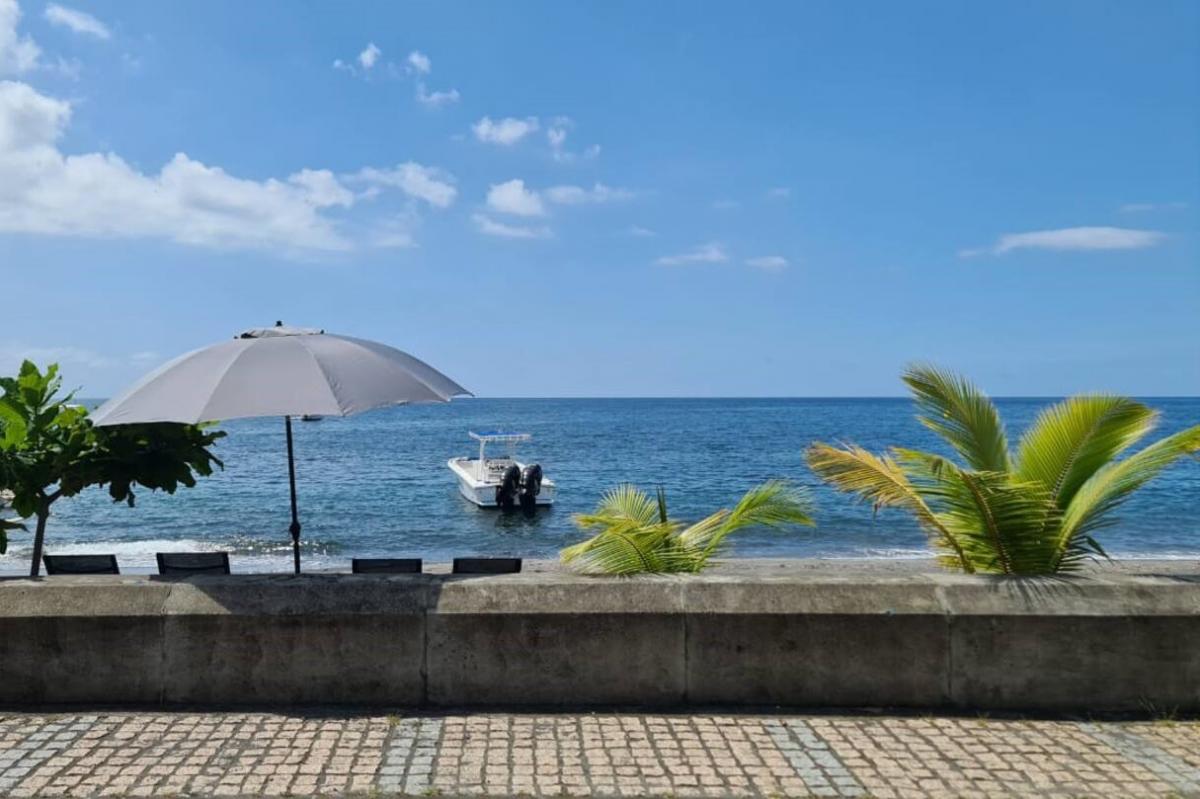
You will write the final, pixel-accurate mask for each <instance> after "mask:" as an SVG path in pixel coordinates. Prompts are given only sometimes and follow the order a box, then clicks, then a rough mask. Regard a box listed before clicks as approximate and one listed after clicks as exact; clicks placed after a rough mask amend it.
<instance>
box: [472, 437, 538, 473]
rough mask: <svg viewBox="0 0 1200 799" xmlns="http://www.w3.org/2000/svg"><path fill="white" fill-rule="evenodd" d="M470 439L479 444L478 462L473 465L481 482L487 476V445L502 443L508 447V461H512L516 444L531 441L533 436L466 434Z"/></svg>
mask: <svg viewBox="0 0 1200 799" xmlns="http://www.w3.org/2000/svg"><path fill="white" fill-rule="evenodd" d="M467 435H469V436H470V437H471V438H473V439H475V440H476V441H478V442H479V462H478V463H477V464H476V465H475V476H476V478H477V479H479V480H482V479H484V476H485V475H486V474H487V457H486V455H485V452H486V450H487V445H488V444H494V443H504V444H507V445H508V457H509V460H512V459H513V451H514V450H515V448H516V446H517V444H519V443H521V442H523V441H532V440H533V436H532V435H530V434H529V433H505V432H502V431H499V430H489V431H487V432H484V433H475V432H469V433H467Z"/></svg>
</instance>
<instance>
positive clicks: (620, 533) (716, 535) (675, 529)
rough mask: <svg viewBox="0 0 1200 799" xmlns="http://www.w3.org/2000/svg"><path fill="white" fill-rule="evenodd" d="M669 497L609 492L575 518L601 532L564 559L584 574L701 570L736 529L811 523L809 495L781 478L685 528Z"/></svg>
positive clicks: (567, 551)
mask: <svg viewBox="0 0 1200 799" xmlns="http://www.w3.org/2000/svg"><path fill="white" fill-rule="evenodd" d="M666 509H667V503H666V496H665V494H664V493H663V491H662V490H661V489H659V491H658V495H657V496H656V497H655V498H653V499H652V498H651V497H650V496H649V495H647V494H646V493H645V492H643V491H641V490H639V489H637V488H635V487H633V486H629V485H622V486H618V487H617V488H615V489H613V490H611V491H609V492H607V493H606V494H605V495H604V497H603V498H602V499H601V501H600V504H599V505H598V506H597V508H596V510H595V511H594V512H592V513H589V514H579V515H577V516H576V517H575V522H576V523H577V524H578V525H579V526H580V527H581V528H583V529H585V530H598V532H597V533H596V534H595V535H594V536H592V537H591V538H589V539H588V540H586V541H583V542H580V543H578V544H574V545H572V546H569V547H567V548H566V549H564V550H562V552H561V553H560V556H561V558H562V560H563V562H564V563H566V564H568V565H569V566H571V568H573V569H574V570H576V571H578V572H581V573H584V574H639V573H674V572H698V571H700V570H701V569H703V568H704V567H705V566H706V565H707V564H708V562H709V559H710V558H711V557H712V556H713V554H714V553H716V552H717V551H719V549H720V546H721V544H722V543H723V542H724V540H725V539H726V538H727V537H728V536H729V535H731V534H733V533H734V532H736V531H738V530H741V529H744V528H746V527H749V526H753V525H764V526H769V527H783V526H786V525H791V524H812V517H811V515H810V512H809V503H808V499H807V497H806V496H805V495H804V494H803V493H802V492H800V491H799V490H797V489H794V488H792V487H791V486H790V485H788V484H787V483H785V482H782V481H771V482H768V483H764V484H762V485H760V486H756V487H755V488H752V489H750V491H748V492H746V494H745V496H743V497H742V498H741V500H740V501H739V502H738V504H737V505H736V506H734V508H733V510H725V509H722V510H718V511H716V512H715V513H713V514H711V515H709V516H708V517H706V518H705V519H702V520H701V521H699V522H696V523H695V524H692V525H690V526H688V527H686V528H684V526H683V525H682V524H681V523H679V522H677V521H674V520H672V519H669V518H667V515H666V514H667V510H666Z"/></svg>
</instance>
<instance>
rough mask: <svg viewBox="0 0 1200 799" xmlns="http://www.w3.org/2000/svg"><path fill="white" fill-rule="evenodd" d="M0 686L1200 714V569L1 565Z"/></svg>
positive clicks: (138, 694)
mask: <svg viewBox="0 0 1200 799" xmlns="http://www.w3.org/2000/svg"><path fill="white" fill-rule="evenodd" d="M784 565H786V564H784ZM0 702H3V703H9V704H14V703H19V704H25V703H38V704H40V703H54V702H95V703H114V702H125V703H159V702H166V703H213V704H262V703H273V702H279V703H298V704H328V703H362V704H374V705H388V706H407V705H422V704H425V705H443V706H449V705H475V706H482V705H536V706H547V707H552V706H560V707H561V706H571V705H574V706H585V705H657V706H677V705H686V704H693V705H704V704H721V705H739V704H740V705H764V704H780V705H809V706H828V707H836V706H842V707H853V706H900V707H919V708H938V707H961V708H981V709H986V708H997V709H1001V708H1003V709H1031V710H1032V709H1041V710H1094V711H1101V710H1144V709H1145V708H1146V707H1156V708H1175V709H1178V710H1181V711H1182V710H1198V709H1200V580H1197V579H1196V578H1195V577H1194V576H1190V575H1186V574H1175V575H1173V574H1160V575H1128V574H1117V573H1104V574H1095V575H1091V576H1087V577H1082V578H1074V579H1070V580H999V579H988V578H977V577H968V576H956V575H946V574H941V573H933V572H930V573H913V574H907V575H889V574H881V575H854V574H846V573H839V572H836V571H832V572H830V571H827V572H819V571H800V572H798V573H788V570H787V569H786V568H785V567H783V566H779V567H772V568H771V569H770V570H769V571H766V572H759V573H750V574H738V573H728V572H726V573H724V574H722V573H719V572H718V573H715V574H712V575H703V576H689V577H647V578H636V579H594V578H582V577H575V576H571V575H567V574H563V573H561V572H557V573H556V572H552V571H535V572H532V573H526V574H521V575H503V576H490V577H464V576H450V575H430V574H427V575H404V576H382V575H356V576H351V575H330V574H321V575H304V576H301V577H293V576H285V575H270V576H263V575H259V576H250V575H246V576H242V575H234V576H229V577H204V578H195V579H192V580H176V581H166V580H162V579H160V578H153V577H128V576H123V577H54V578H43V579H41V580H29V579H12V580H0Z"/></svg>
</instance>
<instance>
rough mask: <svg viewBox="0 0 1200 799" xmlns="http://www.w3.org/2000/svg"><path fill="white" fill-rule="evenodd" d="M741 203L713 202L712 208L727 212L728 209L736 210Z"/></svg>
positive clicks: (735, 201) (729, 201)
mask: <svg viewBox="0 0 1200 799" xmlns="http://www.w3.org/2000/svg"><path fill="white" fill-rule="evenodd" d="M739 205H741V203H739V202H738V201H737V200H714V201H713V204H712V207H713V208H715V209H716V210H718V211H728V210H729V209H730V208H737V207H738V206H739Z"/></svg>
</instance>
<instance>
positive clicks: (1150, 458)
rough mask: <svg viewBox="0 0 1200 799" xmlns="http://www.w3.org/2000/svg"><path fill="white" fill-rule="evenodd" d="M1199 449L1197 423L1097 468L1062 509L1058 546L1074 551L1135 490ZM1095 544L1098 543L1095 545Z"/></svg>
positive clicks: (1063, 549) (1199, 429)
mask: <svg viewBox="0 0 1200 799" xmlns="http://www.w3.org/2000/svg"><path fill="white" fill-rule="evenodd" d="M1197 452H1200V425H1196V426H1194V427H1189V428H1187V429H1186V430H1180V431H1179V432H1178V433H1175V434H1174V435H1169V436H1167V437H1166V438H1163V439H1161V440H1160V441H1156V442H1154V443H1153V444H1151V445H1150V446H1148V447H1145V448H1144V449H1141V450H1139V451H1138V452H1135V453H1133V454H1132V455H1130V456H1128V457H1126V458H1123V459H1122V460H1119V461H1112V462H1110V463H1109V464H1108V465H1106V466H1103V467H1101V468H1100V469H1098V470H1097V471H1096V472H1095V474H1093V475H1092V476H1091V478H1089V479H1088V481H1087V482H1085V483H1084V484H1083V485H1082V486H1080V487H1079V490H1078V491H1076V492H1075V495H1074V497H1072V499H1071V503H1070V504H1069V505H1068V506H1067V507H1066V508H1065V509H1064V511H1063V520H1062V525H1061V527H1060V530H1059V549H1060V550H1061V551H1063V552H1064V553H1065V552H1071V551H1074V550H1075V549H1076V548H1077V547H1078V546H1079V544H1078V540H1085V539H1086V537H1090V535H1091V534H1092V533H1093V532H1095V531H1096V530H1098V529H1100V528H1102V527H1104V526H1106V525H1109V524H1111V523H1112V522H1113V519H1112V514H1113V512H1114V511H1116V509H1117V508H1118V507H1120V505H1121V503H1123V502H1124V501H1125V500H1126V499H1128V498H1129V495H1130V494H1132V493H1133V492H1134V491H1136V490H1137V489H1139V488H1141V487H1142V486H1143V485H1145V484H1146V483H1148V482H1149V481H1150V480H1152V479H1154V478H1155V477H1157V476H1158V475H1159V474H1160V473H1161V472H1162V471H1163V470H1164V469H1166V468H1167V467H1168V466H1170V465H1171V464H1172V463H1174V462H1175V461H1177V460H1179V459H1180V458H1182V457H1184V456H1185V455H1191V454H1195V453H1197ZM1097 546H1098V545H1097Z"/></svg>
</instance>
